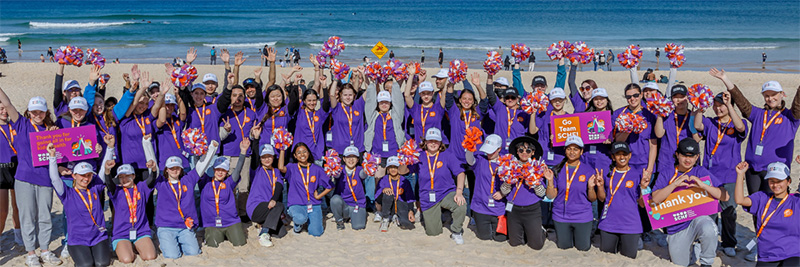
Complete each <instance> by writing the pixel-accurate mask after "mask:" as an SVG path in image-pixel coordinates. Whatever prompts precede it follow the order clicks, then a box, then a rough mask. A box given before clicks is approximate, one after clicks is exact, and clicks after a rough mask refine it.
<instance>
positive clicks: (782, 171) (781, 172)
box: [764, 161, 790, 180]
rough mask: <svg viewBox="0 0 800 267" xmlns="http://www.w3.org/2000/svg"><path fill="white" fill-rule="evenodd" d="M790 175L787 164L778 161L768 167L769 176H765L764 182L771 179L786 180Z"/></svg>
mask: <svg viewBox="0 0 800 267" xmlns="http://www.w3.org/2000/svg"><path fill="white" fill-rule="evenodd" d="M789 173H790V171H789V167H788V166H786V164H784V163H783V162H777V161H776V162H773V163H770V164H769V165H767V175H766V176H764V180H766V179H769V178H775V179H778V180H786V178H788V177H789Z"/></svg>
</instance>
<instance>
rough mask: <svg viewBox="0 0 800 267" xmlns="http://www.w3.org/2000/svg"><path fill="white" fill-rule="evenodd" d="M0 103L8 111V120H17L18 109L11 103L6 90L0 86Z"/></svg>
mask: <svg viewBox="0 0 800 267" xmlns="http://www.w3.org/2000/svg"><path fill="white" fill-rule="evenodd" d="M0 105H3V107H5V108H6V111H7V112H8V119H9V120H10V121H17V120H19V111H17V108H16V107H14V104H12V103H11V100H10V99H8V95H6V92H5V91H3V88H0Z"/></svg>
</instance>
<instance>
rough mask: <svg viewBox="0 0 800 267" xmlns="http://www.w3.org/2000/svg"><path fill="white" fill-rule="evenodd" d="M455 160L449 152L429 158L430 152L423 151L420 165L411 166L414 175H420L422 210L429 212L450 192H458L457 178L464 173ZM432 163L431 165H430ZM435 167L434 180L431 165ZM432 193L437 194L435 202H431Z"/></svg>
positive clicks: (418, 180) (418, 181) (420, 156)
mask: <svg viewBox="0 0 800 267" xmlns="http://www.w3.org/2000/svg"><path fill="white" fill-rule="evenodd" d="M453 158H455V157H454V156H453V154H451V153H449V152H448V151H444V152H440V153H439V154H438V157H437V155H430V156H428V151H423V152H422V153H421V154H420V155H419V163H417V164H414V165H412V166H410V167H411V168H412V171H411V172H412V173H418V175H419V178H418V179H417V183H419V201H420V206H422V210H423V211H425V210H428V209H429V208H431V207H433V205H435V204H436V203H439V202H440V201H442V199H443V198H444V197H445V196H447V194H449V193H450V192H454V191H455V190H456V183H455V181H456V176H457V175H458V174H459V173H462V172H464V170H463V169H462V168H461V164H459V163H458V162H457V161H455V160H452V159H453ZM429 161H430V163H428V162H429ZM428 164H430V165H435V168H433V170H434V174H433V178H431V172H430V171H431V168H429V166H430V165H428ZM430 192H435V194H436V199H435V202H431V201H430V200H431V199H430Z"/></svg>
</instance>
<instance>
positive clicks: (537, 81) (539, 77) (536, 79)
mask: <svg viewBox="0 0 800 267" xmlns="http://www.w3.org/2000/svg"><path fill="white" fill-rule="evenodd" d="M537 84H541V85H544V86H547V79H545V78H544V76H542V75H537V76H535V77H533V81H532V82H531V85H532V86H536V85H537Z"/></svg>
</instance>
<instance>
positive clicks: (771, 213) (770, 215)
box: [756, 195, 789, 238]
mask: <svg viewBox="0 0 800 267" xmlns="http://www.w3.org/2000/svg"><path fill="white" fill-rule="evenodd" d="M773 198H775V196H772V197H770V198H769V200H768V201H767V205H766V207H764V212H762V213H761V226H759V227H758V233H756V238H758V237H759V236H761V231H764V226H767V223H768V222H769V220H770V219H772V215H774V214H775V212H776V211H778V210H779V209H780V208H781V205H783V202H784V201H786V199H788V198H789V195H786V197H784V198H783V199H782V200H781V202H780V203H778V206H777V207H775V209H774V210H772V212H770V213H769V216H767V220H766V221H765V220H764V216H765V215H767V210H769V204H771V203H772V199H773Z"/></svg>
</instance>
